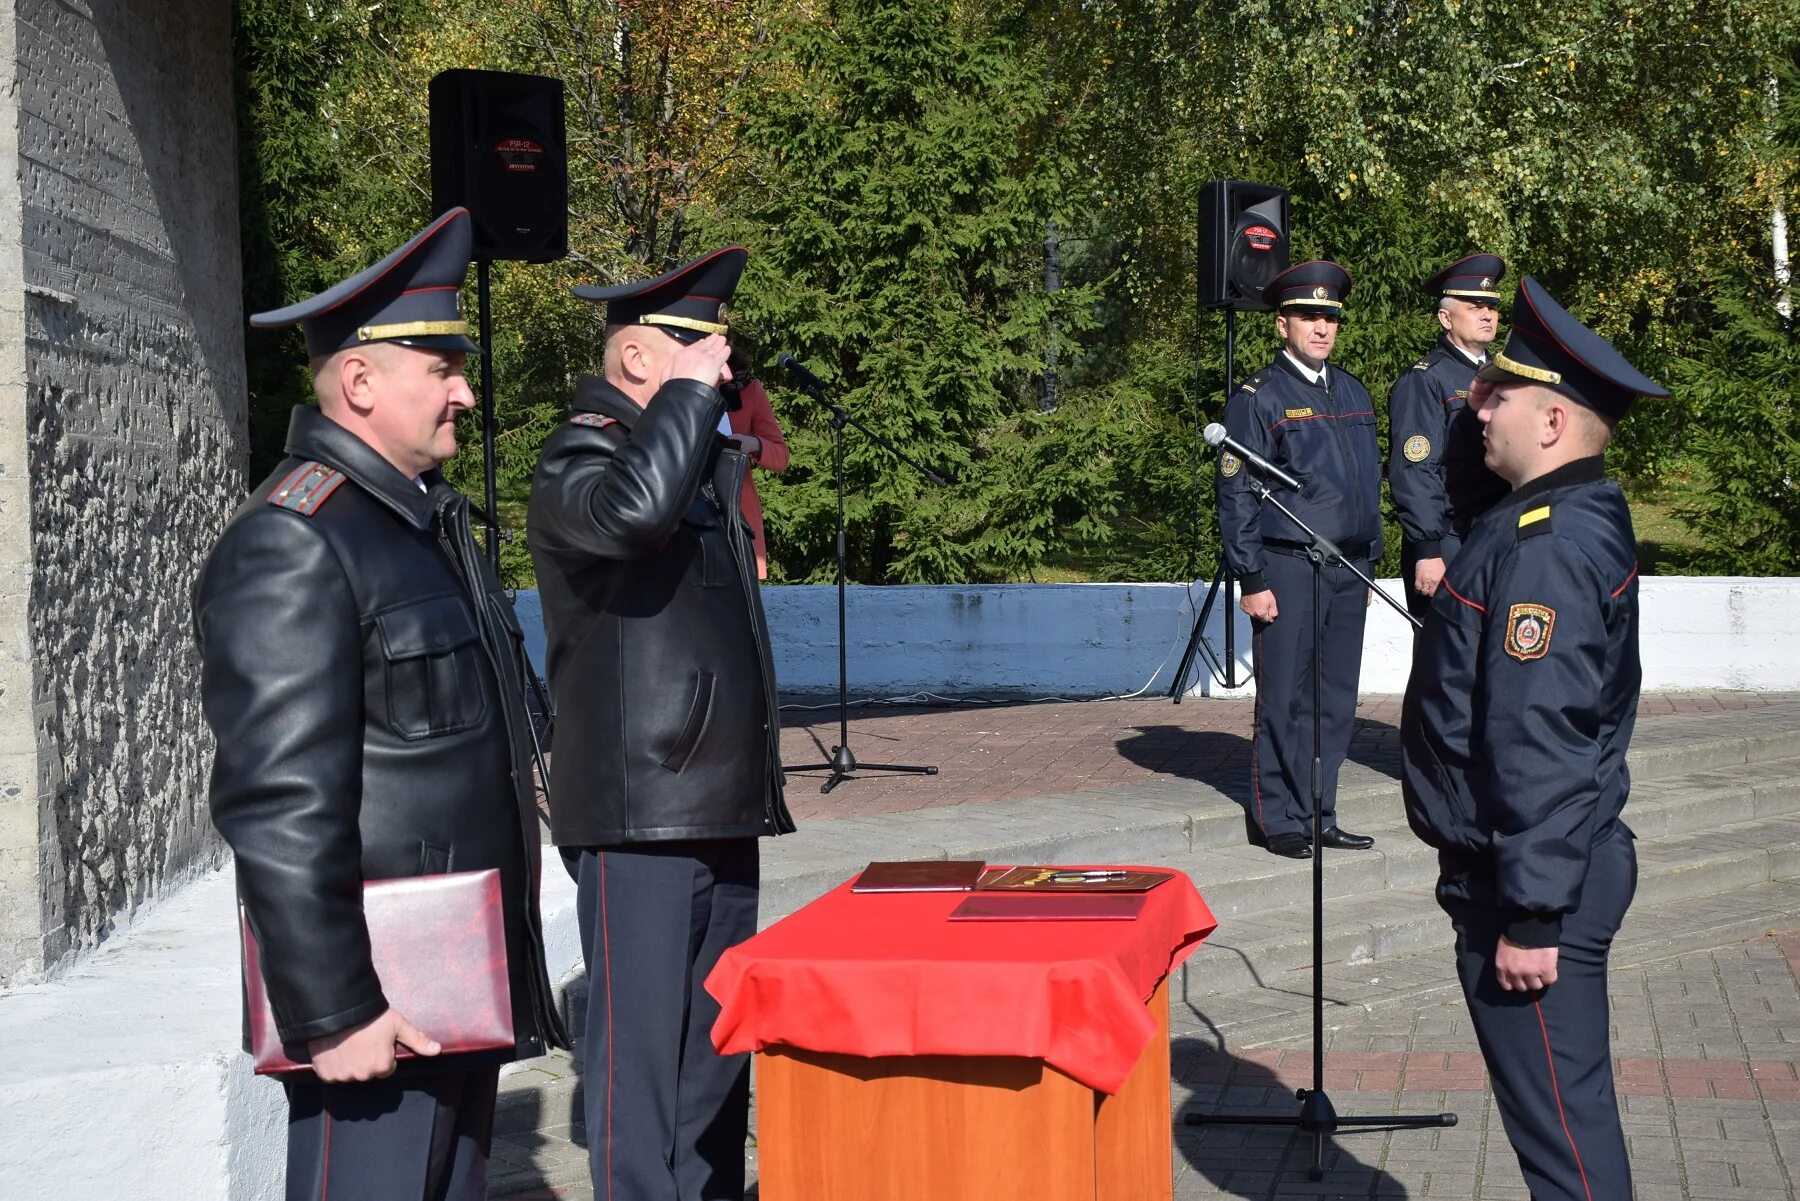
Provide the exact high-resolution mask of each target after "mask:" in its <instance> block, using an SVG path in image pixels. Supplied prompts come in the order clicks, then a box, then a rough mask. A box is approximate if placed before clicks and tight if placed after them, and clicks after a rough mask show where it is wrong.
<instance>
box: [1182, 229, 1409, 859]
mask: <svg viewBox="0 0 1800 1201" xmlns="http://www.w3.org/2000/svg"><path fill="white" fill-rule="evenodd" d="M1349 294H1350V273H1349V272H1347V271H1345V270H1344V269H1343V268H1342V267H1340V266H1338V265H1337V264H1336V263H1331V262H1325V261H1323V260H1318V261H1314V262H1310V263H1300V264H1298V265H1297V266H1293V267H1289V268H1288V269H1287V270H1286V271H1283V272H1282V273H1281V274H1280V275H1277V276H1276V277H1275V278H1274V279H1273V280H1271V281H1269V284H1268V286H1267V287H1265V288H1264V289H1263V294H1262V295H1263V303H1265V304H1267V305H1268V306H1269V307H1271V308H1273V309H1274V310H1275V311H1276V317H1275V332H1276V333H1277V334H1278V335H1279V336H1280V338H1281V341H1282V349H1281V352H1280V353H1279V354H1277V355H1276V356H1275V361H1274V362H1272V363H1270V364H1269V365H1268V366H1267V367H1265V368H1263V369H1262V370H1261V371H1259V372H1257V373H1256V374H1255V375H1253V376H1251V377H1250V379H1249V380H1248V381H1247V382H1246V383H1245V384H1244V385H1243V386H1242V387H1241V388H1239V389H1238V390H1237V391H1236V392H1235V393H1233V395H1232V397H1231V399H1230V401H1228V402H1227V403H1226V406H1225V428H1226V430H1227V431H1228V432H1229V433H1230V434H1231V436H1232V437H1233V438H1235V439H1236V440H1237V441H1238V442H1240V443H1242V444H1243V445H1244V446H1246V447H1248V448H1249V449H1251V450H1253V451H1255V452H1256V453H1257V454H1259V455H1261V456H1262V457H1263V458H1265V459H1267V460H1269V461H1270V462H1272V463H1274V464H1275V465H1276V466H1278V467H1281V468H1283V469H1284V470H1286V471H1287V472H1288V473H1289V474H1291V475H1293V476H1295V477H1297V478H1298V479H1299V480H1300V481H1301V483H1302V484H1304V485H1305V487H1304V489H1303V490H1302V491H1301V492H1299V493H1298V494H1283V497H1282V499H1283V503H1285V504H1286V505H1287V506H1288V507H1289V508H1291V509H1293V511H1294V513H1295V515H1296V516H1297V517H1299V518H1300V519H1301V520H1302V521H1304V522H1306V524H1307V525H1309V526H1311V527H1312V528H1313V529H1314V530H1315V531H1316V532H1318V533H1319V534H1320V535H1322V536H1324V537H1326V538H1329V539H1331V541H1332V542H1334V543H1336V544H1337V546H1338V547H1339V548H1340V549H1341V550H1342V551H1343V552H1344V554H1345V555H1346V556H1347V557H1349V558H1351V559H1353V560H1355V561H1356V562H1357V563H1358V565H1359V566H1361V567H1363V568H1364V569H1367V568H1368V567H1369V565H1370V564H1372V563H1375V562H1377V561H1379V560H1380V558H1381V450H1380V447H1379V445H1378V444H1377V442H1376V438H1375V406H1374V404H1373V403H1371V402H1370V400H1369V393H1368V390H1367V389H1365V388H1364V387H1363V386H1362V383H1361V381H1359V380H1358V379H1357V378H1356V377H1355V376H1353V375H1351V374H1350V373H1349V372H1347V371H1344V370H1343V369H1341V368H1339V367H1335V366H1327V364H1326V360H1327V359H1329V358H1330V357H1331V349H1332V346H1333V345H1334V344H1335V343H1336V341H1337V333H1338V322H1339V320H1340V317H1341V314H1342V310H1343V304H1344V297H1346V296H1348V295H1349ZM1250 483H1251V476H1250V472H1249V471H1248V470H1247V469H1246V468H1245V466H1244V464H1243V462H1242V461H1241V460H1240V459H1239V458H1238V457H1237V456H1236V455H1234V454H1232V453H1231V452H1229V451H1227V452H1225V453H1224V454H1221V455H1220V456H1219V473H1218V501H1219V528H1220V533H1221V534H1222V535H1223V539H1224V543H1225V562H1226V565H1227V566H1228V567H1229V568H1230V569H1231V573H1232V574H1233V575H1235V576H1237V577H1238V579H1239V581H1240V582H1241V585H1242V587H1243V591H1244V594H1243V598H1242V600H1241V601H1240V602H1239V604H1240V606H1241V607H1242V608H1243V610H1244V612H1245V613H1247V614H1249V615H1250V618H1251V621H1252V623H1253V625H1254V629H1255V668H1256V732H1255V738H1254V742H1253V745H1252V748H1251V776H1250V778H1251V789H1252V795H1251V806H1250V816H1251V818H1252V819H1253V820H1254V822H1255V823H1256V826H1257V829H1258V831H1259V832H1260V833H1261V835H1262V837H1263V839H1264V841H1265V845H1266V846H1267V847H1268V849H1269V851H1271V852H1272V853H1274V854H1277V855H1286V856H1288V857H1289V858H1292V859H1307V858H1310V857H1311V856H1312V853H1313V849H1312V833H1311V831H1312V799H1311V798H1312V787H1311V771H1312V762H1311V761H1312V755H1313V754H1314V752H1315V748H1314V747H1313V745H1312V733H1313V688H1312V667H1313V625H1314V621H1313V617H1314V614H1313V588H1312V566H1311V564H1310V563H1309V562H1308V561H1307V558H1306V548H1307V539H1306V535H1305V534H1304V533H1302V532H1301V531H1300V530H1299V529H1298V528H1297V527H1296V526H1295V525H1294V524H1293V522H1291V521H1289V520H1288V518H1287V517H1286V516H1284V515H1283V514H1282V513H1281V511H1280V510H1279V509H1275V508H1272V507H1267V506H1264V505H1263V504H1261V503H1260V502H1259V501H1258V499H1257V496H1256V493H1255V492H1254V491H1252V490H1251V487H1250ZM1368 601H1369V597H1368V589H1367V587H1366V586H1365V585H1364V584H1363V583H1362V582H1361V581H1360V580H1358V579H1357V578H1356V575H1355V574H1354V573H1353V572H1351V571H1350V570H1349V569H1348V568H1346V567H1344V566H1343V565H1342V564H1338V563H1335V562H1334V563H1333V564H1331V565H1330V566H1327V567H1326V568H1324V576H1323V587H1322V589H1321V592H1320V603H1321V605H1322V606H1323V608H1324V644H1323V647H1322V660H1321V667H1322V670H1321V673H1320V696H1321V705H1320V722H1319V726H1320V746H1319V747H1317V748H1316V751H1317V753H1318V755H1319V758H1320V760H1321V764H1322V767H1323V771H1324V779H1323V791H1324V796H1323V801H1322V804H1321V808H1322V811H1323V814H1324V826H1323V830H1324V833H1323V836H1322V837H1323V841H1324V843H1325V845H1326V846H1328V847H1337V848H1342V849H1349V850H1363V849H1365V848H1367V847H1370V846H1373V845H1374V843H1375V840H1374V839H1373V838H1369V837H1367V836H1365V835H1361V834H1352V833H1350V832H1349V831H1347V830H1343V829H1340V828H1339V827H1338V825H1337V778H1338V769H1339V768H1340V767H1341V766H1342V765H1343V762H1344V757H1345V756H1346V755H1347V754H1349V751H1350V735H1351V731H1352V728H1353V725H1354V722H1355V718H1356V685H1357V678H1358V676H1359V675H1360V673H1361V671H1362V642H1363V622H1364V620H1365V619H1366V617H1367V606H1368Z"/></svg>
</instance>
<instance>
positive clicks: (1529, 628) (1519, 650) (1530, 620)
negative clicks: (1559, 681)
mask: <svg viewBox="0 0 1800 1201" xmlns="http://www.w3.org/2000/svg"><path fill="white" fill-rule="evenodd" d="M1555 629H1556V610H1555V609H1552V608H1550V607H1549V606H1548V605H1533V604H1522V605H1514V606H1513V607H1512V608H1511V609H1509V610H1507V614H1506V653H1507V654H1509V655H1511V656H1512V657H1513V658H1515V659H1517V660H1518V661H1519V662H1521V663H1529V662H1531V660H1533V659H1542V658H1543V657H1544V656H1545V655H1547V654H1549V653H1550V635H1551V634H1552V633H1553V632H1554V631H1555Z"/></svg>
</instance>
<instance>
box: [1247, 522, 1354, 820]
mask: <svg viewBox="0 0 1800 1201" xmlns="http://www.w3.org/2000/svg"><path fill="white" fill-rule="evenodd" d="M1357 566H1358V567H1360V568H1363V569H1364V570H1367V569H1368V566H1369V564H1368V563H1367V562H1366V561H1358V563H1357ZM1263 575H1264V578H1266V579H1267V580H1268V582H1269V587H1270V589H1271V590H1273V591H1274V593H1275V604H1276V606H1277V608H1278V612H1277V614H1276V617H1275V620H1274V621H1272V622H1266V623H1265V622H1260V621H1259V622H1255V623H1253V624H1254V629H1255V644H1254V656H1255V658H1254V663H1255V668H1256V729H1255V735H1254V744H1253V746H1252V747H1251V750H1250V754H1251V777H1250V792H1251V795H1250V817H1251V819H1252V820H1253V821H1254V822H1255V823H1256V826H1257V828H1258V829H1259V830H1260V831H1261V833H1262V836H1263V837H1264V838H1265V839H1266V838H1267V837H1268V836H1269V835H1271V834H1300V833H1305V834H1311V833H1312V756H1313V578H1312V562H1311V561H1310V560H1308V559H1307V558H1305V557H1304V556H1303V555H1298V554H1288V553H1284V552H1281V551H1277V550H1274V549H1270V550H1269V551H1268V552H1267V553H1266V554H1265V555H1264V556H1263ZM1319 595H1320V598H1321V603H1322V605H1323V606H1324V609H1325V622H1324V625H1325V641H1324V644H1323V649H1322V653H1321V655H1320V668H1321V670H1320V675H1319V695H1320V700H1321V702H1322V704H1321V706H1320V714H1319V748H1318V753H1319V758H1320V760H1321V763H1320V767H1321V768H1322V775H1323V798H1322V803H1321V805H1320V809H1321V810H1322V811H1323V814H1324V818H1325V825H1324V828H1325V829H1327V830H1329V829H1331V828H1332V827H1333V826H1335V825H1337V782H1338V769H1339V768H1341V767H1342V766H1343V765H1344V758H1345V756H1347V755H1348V754H1349V753H1350V735H1351V733H1352V731H1353V730H1354V729H1355V728H1356V685H1357V680H1358V678H1359V677H1360V676H1361V674H1362V648H1363V625H1364V623H1365V622H1366V621H1367V620H1368V611H1369V589H1368V586H1367V585H1366V584H1364V583H1363V582H1362V581H1361V580H1359V579H1357V578H1356V573H1355V572H1352V571H1351V570H1350V569H1349V568H1347V567H1345V566H1343V565H1342V564H1338V563H1333V564H1331V565H1329V566H1327V567H1325V568H1324V570H1323V572H1322V574H1321V577H1320V589H1319Z"/></svg>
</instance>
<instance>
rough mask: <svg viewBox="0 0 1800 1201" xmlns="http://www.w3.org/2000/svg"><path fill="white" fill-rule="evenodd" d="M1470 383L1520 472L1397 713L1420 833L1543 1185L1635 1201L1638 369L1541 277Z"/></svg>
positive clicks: (1529, 1165) (1474, 1011)
mask: <svg viewBox="0 0 1800 1201" xmlns="http://www.w3.org/2000/svg"><path fill="white" fill-rule="evenodd" d="M1474 392H1475V396H1474V398H1473V399H1474V401H1475V404H1476V408H1477V413H1478V417H1479V419H1480V421H1481V424H1482V427H1483V430H1484V437H1485V441H1486V447H1487V450H1486V462H1487V465H1488V466H1489V467H1491V468H1492V469H1493V470H1494V471H1495V472H1496V473H1498V474H1499V475H1500V476H1501V478H1503V479H1505V480H1506V481H1507V482H1508V483H1510V484H1511V485H1512V488H1513V491H1512V494H1511V495H1510V496H1508V497H1507V498H1506V499H1505V500H1503V501H1502V502H1500V503H1499V504H1498V505H1496V506H1495V507H1494V508H1493V509H1492V510H1490V511H1489V512H1488V514H1487V516H1485V517H1484V518H1482V520H1481V521H1479V522H1477V523H1476V525H1475V528H1474V529H1473V530H1472V531H1470V534H1469V539H1468V541H1467V542H1466V543H1465V544H1464V545H1463V548H1462V551H1461V552H1460V554H1459V555H1458V556H1457V558H1456V560H1455V561H1454V562H1453V563H1452V564H1451V565H1450V570H1449V573H1448V574H1447V575H1446V576H1445V577H1444V586H1443V587H1442V588H1441V589H1439V590H1438V594H1437V596H1436V597H1435V599H1434V600H1433V601H1432V604H1431V613H1430V616H1429V618H1428V619H1427V621H1426V625H1425V630H1424V632H1423V633H1422V634H1421V635H1420V642H1419V653H1418V661H1417V669H1416V670H1415V671H1414V672H1413V676H1412V681H1411V684H1410V685H1409V687H1408V689H1407V694H1406V704H1405V709H1404V712H1403V716H1402V719H1401V748H1402V781H1401V782H1402V788H1403V791H1404V793H1405V797H1406V809H1407V817H1408V819H1409V820H1410V821H1411V823H1412V827H1413V830H1414V831H1415V832H1416V833H1417V834H1418V835H1419V837H1420V838H1422V839H1424V840H1425V841H1426V842H1427V843H1429V844H1431V845H1432V846H1435V847H1437V848H1438V850H1439V852H1440V857H1439V863H1440V873H1441V874H1440V879H1439V882H1438V899H1439V901H1440V903H1442V905H1443V906H1444V908H1445V910H1447V911H1448V912H1449V914H1450V918H1451V921H1452V923H1453V924H1454V925H1455V928H1456V960H1457V972H1458V975H1459V976H1460V977H1461V979H1462V986H1463V993H1464V995H1465V997H1466V998H1467V999H1468V1004H1469V1013H1470V1016H1471V1017H1472V1018H1473V1019H1474V1024H1475V1031H1476V1034H1477V1036H1478V1037H1479V1039H1480V1042H1481V1052H1482V1056H1483V1057H1484V1058H1485V1059H1486V1060H1487V1065H1488V1071H1489V1074H1490V1076H1491V1078H1492V1080H1493V1084H1494V1096H1495V1100H1496V1101H1497V1102H1498V1103H1499V1107H1500V1116H1501V1118H1502V1119H1503V1120H1504V1122H1505V1124H1506V1133H1507V1137H1508V1138H1510V1139H1511V1140H1512V1144H1513V1149H1514V1151H1515V1152H1516V1153H1517V1154H1518V1157H1519V1165H1520V1167H1521V1168H1522V1169H1523V1171H1524V1175H1525V1183H1526V1185H1527V1186H1528V1187H1529V1188H1530V1190H1531V1195H1532V1197H1533V1198H1534V1199H1535V1201H1564V1199H1578V1201H1608V1199H1612V1201H1626V1199H1628V1198H1629V1197H1630V1196H1631V1171H1630V1167H1629V1165H1628V1164H1627V1163H1626V1159H1625V1138H1624V1135H1623V1133H1622V1131H1621V1130H1620V1126H1619V1111H1618V1102H1617V1099H1616V1098H1615V1096H1614V1094H1613V1083H1612V1062H1611V1050H1610V1046H1609V1043H1608V1033H1609V1028H1608V1021H1607V1008H1606V961H1607V954H1608V950H1609V948H1610V947H1611V945H1612V939H1613V935H1614V934H1615V933H1616V932H1617V931H1618V928H1619V923H1620V921H1621V920H1622V919H1623V918H1624V916H1625V909H1626V907H1627V906H1628V905H1629V904H1630V903H1631V896H1632V892H1633V890H1634V889H1635V887H1636V881H1637V858H1636V855H1635V853H1634V851H1633V849H1632V845H1631V840H1632V834H1631V831H1630V830H1629V829H1628V828H1627V827H1626V826H1625V823H1624V822H1622V821H1620V820H1619V813H1620V810H1621V809H1623V808H1624V806H1625V799H1626V796H1627V794H1628V792H1629V791H1630V781H1629V776H1628V774H1627V772H1626V769H1625V751H1626V748H1627V746H1628V745H1629V744H1630V742H1631V730H1632V726H1633V724H1634V722H1635V719H1636V714H1637V700H1638V685H1639V682H1640V679H1641V672H1640V670H1639V666H1638V590H1637V544H1636V542H1635V541H1634V539H1633V537H1632V532H1631V515H1630V512H1629V511H1628V510H1627V508H1626V505H1625V497H1624V495H1623V494H1622V493H1621V492H1620V491H1619V488H1618V486H1617V485H1616V484H1613V483H1612V482H1611V481H1609V480H1608V479H1607V478H1606V470H1605V467H1606V465H1605V459H1604V453H1605V450H1606V446H1607V443H1608V442H1609V441H1610V440H1611V438H1612V432H1613V429H1614V428H1615V427H1616V426H1617V424H1618V422H1619V420H1620V419H1621V418H1623V417H1624V416H1625V413H1626V410H1627V409H1629V408H1630V406H1631V402H1632V401H1633V399H1635V398H1636V397H1638V396H1653V397H1664V396H1667V395H1668V393H1667V392H1666V391H1664V390H1663V389H1662V388H1661V387H1659V386H1658V385H1657V384H1655V383H1653V382H1652V381H1651V380H1649V379H1647V378H1645V377H1644V376H1643V375H1641V374H1639V373H1638V371H1637V370H1636V369H1635V368H1633V367H1632V366H1631V364H1630V363H1628V362H1626V361H1625V359H1624V357H1623V356H1621V355H1620V354H1619V353H1618V351H1616V350H1614V349H1613V348H1612V347H1611V346H1610V345H1608V344H1607V343H1606V342H1605V341H1604V340H1603V339H1601V338H1600V337H1599V336H1598V335H1596V334H1594V333H1593V332H1592V331H1590V330H1588V329H1587V328H1586V327H1584V326H1583V325H1582V324H1581V323H1580V322H1578V321H1576V320H1575V319H1574V318H1573V317H1571V316H1570V315H1569V314H1568V313H1566V312H1564V311H1563V309H1562V307H1561V306H1560V305H1558V304H1557V303H1556V301H1554V300H1552V299H1551V298H1550V295H1549V294H1548V293H1546V292H1545V291H1544V289H1543V288H1542V286H1540V285H1539V284H1538V282H1537V281H1536V280H1534V279H1531V278H1530V277H1527V278H1526V279H1525V280H1524V282H1523V283H1521V284H1520V287H1519V296H1518V301H1517V307H1516V310H1515V312H1514V320H1513V329H1512V335H1511V337H1510V338H1509V339H1508V340H1507V343H1506V347H1505V349H1503V350H1501V351H1500V352H1499V353H1497V354H1495V355H1494V358H1493V361H1492V362H1491V363H1489V364H1488V365H1487V366H1486V367H1484V368H1482V370H1481V373H1480V375H1479V376H1478V377H1477V384H1476V386H1475V389H1474Z"/></svg>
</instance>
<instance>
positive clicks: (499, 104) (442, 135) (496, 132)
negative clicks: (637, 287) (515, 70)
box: [431, 70, 569, 263]
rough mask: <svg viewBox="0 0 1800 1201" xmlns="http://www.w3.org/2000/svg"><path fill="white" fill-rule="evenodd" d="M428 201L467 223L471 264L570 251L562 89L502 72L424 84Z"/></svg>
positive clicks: (540, 258) (533, 259) (539, 258)
mask: <svg viewBox="0 0 1800 1201" xmlns="http://www.w3.org/2000/svg"><path fill="white" fill-rule="evenodd" d="M431 203H432V206H433V208H434V209H435V211H437V212H440V213H441V212H443V211H444V210H445V209H448V208H454V207H455V206H457V205H462V206H464V207H466V208H467V209H468V210H469V215H470V216H471V217H472V218H473V219H474V220H473V225H474V228H475V249H474V257H475V258H476V259H487V260H490V261H491V260H495V259H520V260H523V261H525V262H529V263H544V262H549V261H550V260H552V259H560V258H562V257H563V256H564V255H565V254H567V253H569V157H568V143H567V140H566V138H565V136H564V131H563V85H562V81H561V80H560V79H550V78H547V77H545V76H542V75H515V74H512V73H511V72H508V71H462V70H458V71H440V72H438V74H436V75H434V76H433V77H432V80H431Z"/></svg>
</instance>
